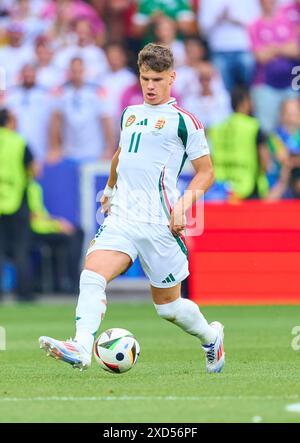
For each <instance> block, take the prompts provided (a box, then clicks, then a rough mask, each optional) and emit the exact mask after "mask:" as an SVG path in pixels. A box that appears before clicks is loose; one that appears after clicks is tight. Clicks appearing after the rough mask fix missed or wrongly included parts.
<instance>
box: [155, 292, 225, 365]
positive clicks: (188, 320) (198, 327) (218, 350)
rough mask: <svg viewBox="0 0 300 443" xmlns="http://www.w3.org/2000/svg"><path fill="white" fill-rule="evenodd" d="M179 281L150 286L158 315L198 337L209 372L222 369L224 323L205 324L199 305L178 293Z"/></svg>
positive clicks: (223, 360)
mask: <svg viewBox="0 0 300 443" xmlns="http://www.w3.org/2000/svg"><path fill="white" fill-rule="evenodd" d="M180 288H181V283H177V284H176V285H175V286H173V287H169V288H156V287H154V286H152V285H151V293H152V298H153V302H154V306H155V309H156V311H157V313H158V315H159V316H160V317H161V318H163V319H165V320H168V321H170V322H171V323H174V324H175V325H177V326H179V327H180V328H181V329H183V330H184V331H185V332H187V333H188V334H191V335H194V336H195V337H197V338H199V339H200V341H201V344H202V348H203V350H204V351H205V355H206V369H207V371H208V372H221V370H222V368H223V366H224V363H225V353H224V350H223V339H224V333H223V325H222V324H221V323H219V322H212V323H211V324H208V322H207V320H206V319H205V317H204V316H203V314H202V313H201V311H200V309H199V307H198V305H197V304H196V303H194V302H193V301H192V300H189V299H186V298H182V297H181V296H180Z"/></svg>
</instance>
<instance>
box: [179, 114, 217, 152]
mask: <svg viewBox="0 0 300 443" xmlns="http://www.w3.org/2000/svg"><path fill="white" fill-rule="evenodd" d="M178 136H179V138H180V139H181V141H182V143H183V146H184V149H185V152H186V155H187V157H188V159H189V160H195V159H196V158H199V157H203V156H205V155H208V154H210V150H209V146H208V143H207V140H206V136H205V132H204V128H203V126H202V124H201V123H200V122H199V120H198V119H197V118H196V117H195V116H193V115H192V114H182V113H179V127H178Z"/></svg>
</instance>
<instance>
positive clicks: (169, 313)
mask: <svg viewBox="0 0 300 443" xmlns="http://www.w3.org/2000/svg"><path fill="white" fill-rule="evenodd" d="M180 304H181V298H178V299H177V300H175V301H172V302H171V303H165V304H163V305H156V304H154V306H155V309H156V312H157V314H158V315H159V316H160V317H161V318H163V319H164V320H168V321H175V319H176V316H177V313H178V309H179V306H180Z"/></svg>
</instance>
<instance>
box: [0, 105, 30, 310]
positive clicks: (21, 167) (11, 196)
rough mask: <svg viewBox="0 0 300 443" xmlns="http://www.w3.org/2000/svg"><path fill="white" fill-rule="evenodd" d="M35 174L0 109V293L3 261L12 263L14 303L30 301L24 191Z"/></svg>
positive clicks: (26, 151)
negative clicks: (15, 301) (15, 283)
mask: <svg viewBox="0 0 300 443" xmlns="http://www.w3.org/2000/svg"><path fill="white" fill-rule="evenodd" d="M36 173H37V169H36V165H35V163H34V160H33V156H32V154H31V151H30V149H29V147H28V146H27V143H26V141H25V140H24V139H23V138H22V137H21V136H20V135H19V134H17V133H16V132H15V130H14V120H13V118H12V116H11V114H10V113H9V111H8V110H7V109H1V110H0V293H1V291H2V289H3V284H2V275H3V265H4V261H5V258H6V257H7V256H8V257H9V258H11V259H12V260H13V263H14V265H15V267H16V273H17V288H16V295H17V300H18V301H31V300H32V292H31V287H30V278H29V276H30V272H29V271H30V270H29V251H30V225H29V210H28V205H27V201H26V200H27V199H26V189H27V184H28V180H29V176H31V175H34V174H36Z"/></svg>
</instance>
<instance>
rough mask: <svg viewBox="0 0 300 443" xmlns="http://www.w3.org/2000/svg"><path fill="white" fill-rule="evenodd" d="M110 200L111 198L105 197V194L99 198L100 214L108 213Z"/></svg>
mask: <svg viewBox="0 0 300 443" xmlns="http://www.w3.org/2000/svg"><path fill="white" fill-rule="evenodd" d="M110 201H111V198H110V197H107V196H106V195H102V197H101V198H100V204H101V213H102V214H107V215H108V214H109V212H110Z"/></svg>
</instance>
